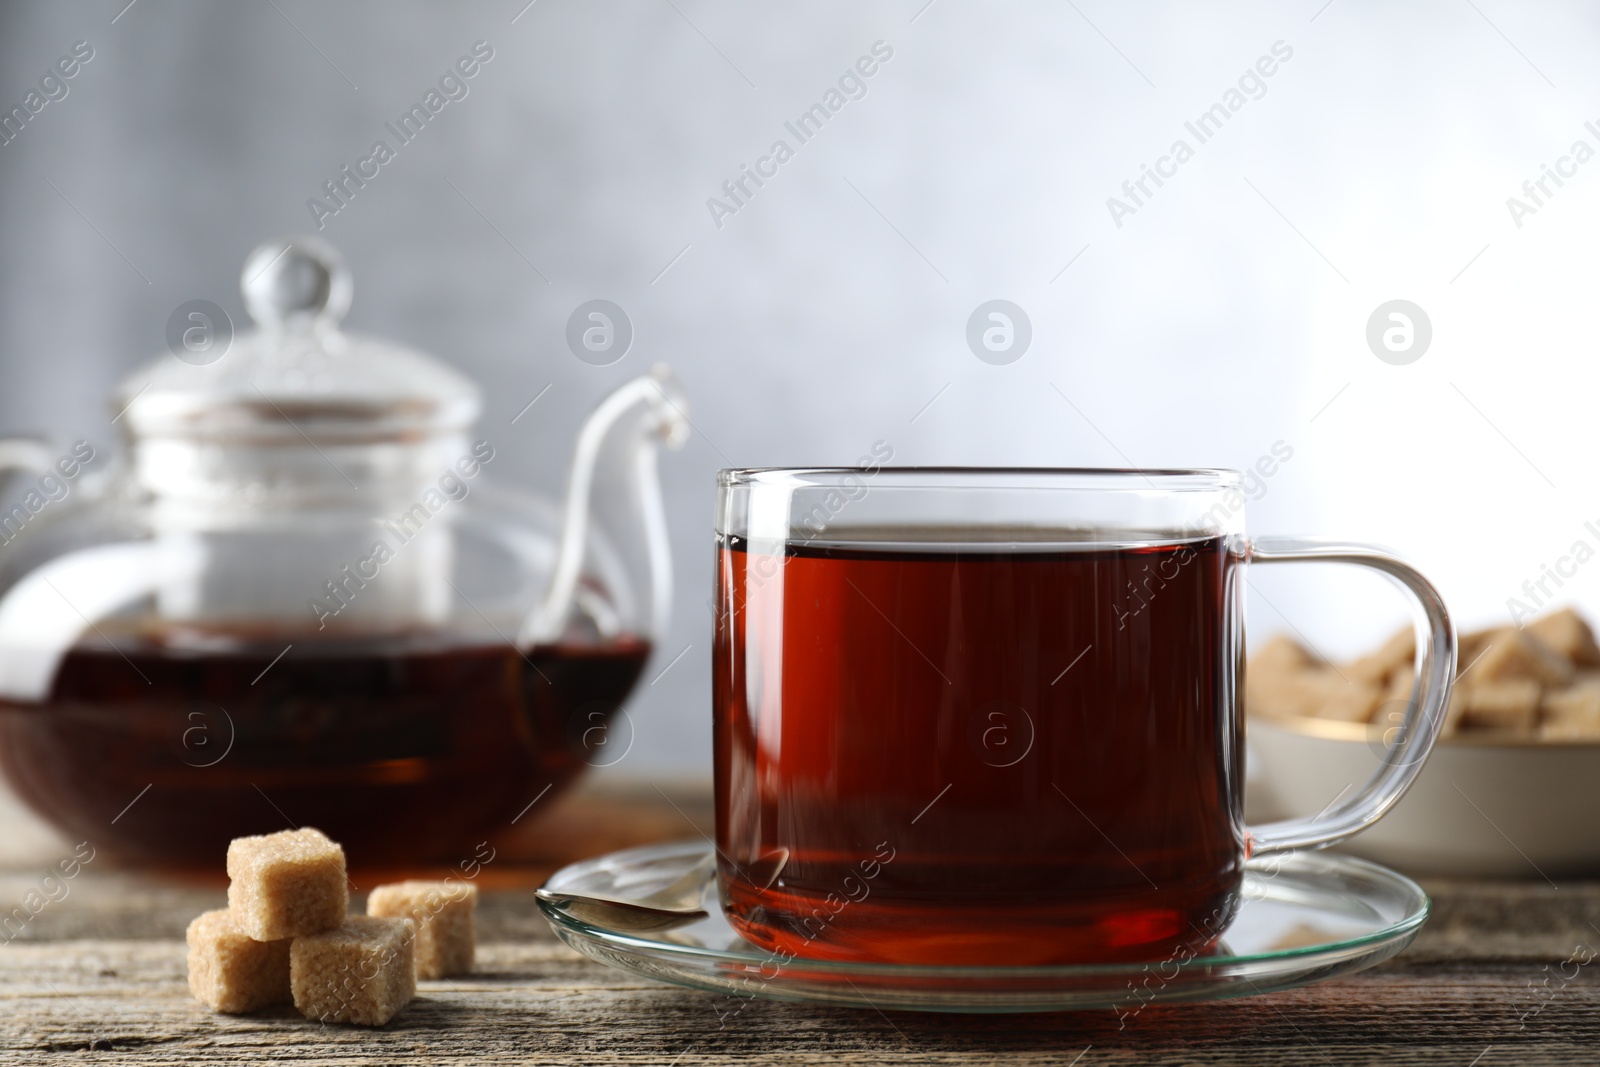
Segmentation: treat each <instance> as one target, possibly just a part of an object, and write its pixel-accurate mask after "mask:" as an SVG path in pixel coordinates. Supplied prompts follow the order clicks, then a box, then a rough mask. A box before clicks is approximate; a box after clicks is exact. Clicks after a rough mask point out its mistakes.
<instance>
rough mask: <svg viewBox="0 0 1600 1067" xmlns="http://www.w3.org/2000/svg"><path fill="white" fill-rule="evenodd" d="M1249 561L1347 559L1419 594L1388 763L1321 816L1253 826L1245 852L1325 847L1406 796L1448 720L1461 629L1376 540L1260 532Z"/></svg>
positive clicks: (1429, 587)
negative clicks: (1411, 656)
mask: <svg viewBox="0 0 1600 1067" xmlns="http://www.w3.org/2000/svg"><path fill="white" fill-rule="evenodd" d="M1246 560H1247V561H1248V562H1251V563H1349V564H1354V565H1355V566H1358V567H1370V568H1371V569H1372V570H1375V571H1378V572H1380V573H1382V574H1385V575H1387V576H1388V577H1390V578H1392V579H1394V580H1395V581H1396V582H1397V583H1399V584H1400V586H1401V587H1403V588H1404V589H1405V590H1406V591H1407V592H1408V593H1410V594H1411V596H1412V597H1413V598H1414V599H1415V600H1416V602H1417V606H1418V608H1420V609H1421V613H1420V615H1419V617H1418V626H1417V633H1418V635H1419V636H1420V638H1421V641H1420V643H1419V644H1418V646H1417V658H1416V679H1417V680H1416V683H1415V684H1414V685H1413V687H1412V691H1411V699H1410V702H1409V703H1408V705H1407V707H1406V715H1405V720H1404V722H1403V723H1402V724H1401V726H1400V731H1399V736H1398V738H1397V739H1396V741H1395V742H1394V744H1393V745H1392V746H1391V747H1389V748H1388V750H1387V751H1386V753H1385V757H1384V760H1383V765H1382V766H1381V767H1379V768H1378V770H1377V771H1376V772H1374V773H1373V775H1372V778H1371V779H1370V780H1368V782H1367V784H1366V785H1365V786H1363V787H1362V788H1361V790H1360V791H1359V792H1358V793H1356V794H1355V795H1354V796H1352V797H1350V798H1349V799H1347V800H1344V801H1342V802H1341V803H1338V804H1336V805H1334V806H1333V807H1331V808H1329V809H1327V810H1326V811H1323V812H1322V813H1320V814H1318V815H1313V816H1310V817H1308V818H1300V819H1284V820H1281V821H1279V822H1269V823H1267V824H1265V825H1263V826H1258V827H1254V828H1250V829H1249V830H1248V835H1247V840H1248V842H1249V847H1248V850H1247V854H1248V855H1251V856H1256V855H1263V854H1266V853H1272V852H1287V851H1290V850H1293V849H1301V848H1325V847H1327V846H1328V845H1332V844H1336V843H1337V842H1340V841H1343V840H1344V839H1345V838H1347V837H1350V836H1351V835H1353V834H1357V833H1360V832H1361V831H1362V830H1364V829H1366V828H1367V827H1368V826H1371V825H1372V824H1373V823H1375V822H1377V821H1378V819H1380V818H1382V817H1383V815H1384V813H1385V812H1387V811H1388V810H1389V809H1390V808H1392V807H1394V805H1395V804H1396V802H1398V801H1399V799H1400V798H1401V797H1402V796H1404V795H1405V791H1406V790H1407V789H1409V788H1410V787H1411V783H1412V782H1413V781H1414V780H1416V777H1417V773H1418V772H1419V771H1421V770H1422V763H1423V760H1425V759H1426V758H1427V756H1428V752H1429V750H1430V749H1432V748H1433V742H1434V739H1435V738H1436V737H1437V736H1438V735H1439V729H1440V727H1441V726H1443V725H1444V712H1445V708H1446V707H1447V706H1448V704H1449V701H1450V688H1451V686H1452V685H1453V684H1454V679H1455V673H1456V631H1455V626H1454V624H1452V623H1451V621H1450V612H1449V610H1448V609H1447V608H1446V607H1445V605H1444V599H1443V598H1442V597H1440V595H1439V590H1437V589H1436V588H1434V586H1433V583H1432V582H1430V581H1428V579H1426V578H1424V577H1423V576H1422V575H1421V574H1420V573H1419V572H1418V571H1417V570H1416V569H1415V568H1414V567H1412V566H1410V565H1409V564H1407V563H1405V562H1404V561H1402V560H1400V559H1398V558H1396V557H1395V556H1392V555H1390V554H1389V553H1388V552H1385V551H1384V550H1383V549H1381V548H1376V547H1374V546H1372V545H1359V544H1338V543H1333V542H1327V541H1321V540H1314V539H1308V538H1298V537H1262V538H1258V539H1256V540H1254V541H1252V542H1251V543H1250V545H1249V546H1248V549H1247V551H1246Z"/></svg>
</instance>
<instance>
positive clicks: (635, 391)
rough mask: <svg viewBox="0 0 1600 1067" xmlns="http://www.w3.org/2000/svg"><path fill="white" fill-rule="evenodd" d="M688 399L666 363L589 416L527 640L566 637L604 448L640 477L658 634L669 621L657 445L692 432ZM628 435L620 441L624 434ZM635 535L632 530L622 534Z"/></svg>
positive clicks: (641, 520)
mask: <svg viewBox="0 0 1600 1067" xmlns="http://www.w3.org/2000/svg"><path fill="white" fill-rule="evenodd" d="M687 406H688V405H687V403H686V402H685V400H684V396H683V392H682V390H681V389H680V387H679V385H678V381H677V379H676V378H675V377H674V376H673V374H672V371H671V370H670V369H669V368H668V367H667V366H666V365H665V364H662V363H658V364H656V365H655V366H654V367H652V368H651V369H650V373H649V374H646V375H642V376H640V377H638V378H634V379H633V380H631V381H629V382H626V383H624V384H623V385H622V386H621V387H620V388H618V389H617V390H616V391H614V392H613V393H611V395H609V396H607V397H606V398H605V399H604V400H602V401H601V402H600V404H599V406H598V407H596V408H595V409H594V411H593V412H592V413H590V415H589V417H588V418H587V419H586V420H584V423H583V426H582V428H581V429H580V430H579V431H578V442H577V446H576V448H575V449H574V451H573V457H572V469H571V473H570V475H569V477H568V481H567V497H566V503H565V508H564V510H563V514H562V519H561V542H560V545H559V547H558V548H557V550H556V562H555V568H554V571H553V573H552V575H551V578H550V584H549V586H548V587H547V588H546V590H545V594H544V596H543V597H542V598H541V600H540V602H539V605H538V607H536V608H535V609H534V611H533V613H532V614H531V615H529V616H528V618H527V619H526V620H525V621H524V622H523V624H522V628H521V629H520V630H519V631H518V634H517V641H518V644H519V645H522V646H528V645H533V644H546V643H550V642H554V641H556V640H558V639H559V638H560V637H561V634H562V631H563V630H564V629H565V628H566V623H567V619H568V616H569V615H570V613H571V610H572V606H573V601H574V598H575V596H576V595H577V592H578V576H579V574H580V573H581V572H582V570H583V560H584V552H585V547H586V545H587V543H588V540H589V531H590V526H591V523H592V522H593V516H592V510H593V507H594V505H595V503H596V501H595V499H594V496H593V490H594V482H595V474H596V470H597V469H598V468H599V466H600V462H601V456H602V453H603V452H606V451H607V450H608V446H612V445H616V446H618V447H619V448H620V449H621V451H620V453H618V454H617V455H618V461H619V462H620V463H622V464H625V465H627V467H628V468H631V469H625V470H624V471H623V474H624V476H625V477H627V478H630V479H631V480H632V486H633V491H634V494H635V499H634V501H633V504H634V505H635V506H636V508H637V517H638V523H637V525H639V526H642V530H641V531H640V533H641V535H642V537H643V539H644V545H643V549H644V556H645V560H644V565H645V568H646V569H647V571H648V578H647V580H648V582H649V589H648V592H649V596H650V614H649V618H648V621H649V626H650V633H651V635H655V634H659V633H660V632H661V630H662V629H663V627H664V626H665V623H666V614H667V610H668V607H669V602H670V599H671V593H672V560H671V557H670V556H669V555H668V552H667V525H666V512H665V509H664V508H663V507H662V504H661V486H660V483H659V482H658V480H657V478H656V466H655V445H656V443H658V442H659V443H661V444H665V445H666V446H667V447H668V448H673V449H677V448H681V447H682V446H683V443H684V441H686V440H687V439H688V436H689V419H688V416H687V415H686V414H685V411H686V410H687ZM619 438H620V439H619ZM619 532H630V531H619Z"/></svg>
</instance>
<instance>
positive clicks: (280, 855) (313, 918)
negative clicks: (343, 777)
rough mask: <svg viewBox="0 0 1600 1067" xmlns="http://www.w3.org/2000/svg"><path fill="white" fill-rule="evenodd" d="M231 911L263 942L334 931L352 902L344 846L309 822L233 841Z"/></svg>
mask: <svg viewBox="0 0 1600 1067" xmlns="http://www.w3.org/2000/svg"><path fill="white" fill-rule="evenodd" d="M228 877H229V879H230V882H229V883H228V910H229V911H231V912H233V918H234V921H235V922H236V923H238V924H239V928H240V929H241V930H243V931H244V932H245V933H246V934H248V935H249V936H251V937H253V938H255V939H256V940H257V941H276V940H278V939H280V938H285V937H301V936H303V935H305V934H315V933H320V932H321V931H323V930H331V929H333V928H335V927H337V926H338V925H339V924H340V923H342V922H344V913H345V910H346V909H347V908H348V907H349V906H350V889H349V886H348V883H347V882H346V881H345V873H344V849H342V848H340V847H339V844H338V842H336V841H331V840H329V839H328V838H327V836H326V835H324V834H323V833H322V831H321V830H313V829H312V828H311V827H309V826H308V827H305V828H303V829H300V830H285V831H283V832H282V833H277V834H265V835H263V836H260V837H236V838H234V840H233V841H232V843H230V844H229V845H228Z"/></svg>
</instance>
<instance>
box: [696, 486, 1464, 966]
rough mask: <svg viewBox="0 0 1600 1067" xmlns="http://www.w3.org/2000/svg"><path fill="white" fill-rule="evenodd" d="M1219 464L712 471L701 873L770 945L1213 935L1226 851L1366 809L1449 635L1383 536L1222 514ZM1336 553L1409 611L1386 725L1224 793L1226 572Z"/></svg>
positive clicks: (1429, 691) (1231, 744)
mask: <svg viewBox="0 0 1600 1067" xmlns="http://www.w3.org/2000/svg"><path fill="white" fill-rule="evenodd" d="M1242 486H1243V478H1242V476H1241V475H1240V474H1239V473H1237V472H1235V471H1227V470H1143V471H1140V470H1091V469H1055V470H1051V469H986V468H932V467H918V468H889V467H882V468H872V467H862V468H798V469H760V470H724V471H722V472H721V474H720V476H719V495H718V506H717V526H716V533H717V592H716V637H715V648H714V652H713V671H714V680H713V700H714V709H715V750H716V800H717V847H718V887H719V890H720V893H721V899H722V906H723V910H724V912H725V913H726V915H727V917H728V919H729V920H730V922H732V924H733V925H734V926H735V928H736V929H738V930H739V932H740V933H741V934H743V935H744V936H745V937H746V938H747V939H748V940H750V941H752V942H754V943H755V944H757V945H759V946H762V947H764V948H767V949H769V950H771V951H772V952H774V953H775V954H777V955H778V957H779V958H780V959H787V958H791V957H801V958H814V959H835V960H856V961H869V962H874V961H875V962H890V963H896V962H898V963H915V964H1013V965H1030V964H1040V965H1042V964H1056V963H1094V962H1115V961H1125V960H1139V959H1151V960H1159V959H1165V958H1169V957H1172V956H1174V955H1175V954H1180V953H1185V952H1188V953H1190V954H1192V953H1193V952H1195V951H1203V950H1206V949H1208V948H1209V947H1211V946H1212V945H1214V944H1215V943H1216V942H1217V941H1218V940H1219V938H1220V937H1221V935H1222V934H1223V932H1224V931H1225V930H1226V927H1227V924H1228V922H1229V921H1230V919H1231V917H1232V915H1233V914H1234V911H1235V909H1236V907H1237V904H1238V901H1239V897H1240V887H1241V881H1242V876H1243V871H1244V864H1245V861H1246V859H1247V858H1248V857H1253V856H1262V855H1265V854H1270V853H1279V852H1285V851H1288V850H1292V849H1309V848H1320V847H1323V846H1326V845H1330V844H1333V843H1335V842H1337V841H1340V840H1343V839H1344V838H1346V837H1349V836H1350V835H1352V834H1355V833H1357V832H1359V831H1360V830H1362V829H1363V828H1365V827H1366V826H1369V825H1370V824H1372V823H1373V822H1374V821H1375V820H1377V819H1378V818H1379V817H1380V816H1381V815H1383V813H1384V812H1385V811H1387V810H1388V809H1389V808H1390V807H1392V806H1393V805H1394V803H1395V802H1396V801H1397V800H1399V798H1400V796H1401V795H1402V794H1403V793H1404V792H1405V790H1406V788H1407V787H1408V786H1409V785H1410V784H1411V782H1412V780H1413V779H1414V778H1415V777H1416V775H1417V772H1418V771H1419V769H1420V768H1421V765H1422V761H1423V759H1424V758H1425V757H1426V755H1427V753H1428V751H1429V749H1430V748H1431V747H1432V745H1433V741H1434V738H1435V736H1436V735H1437V733H1438V730H1439V727H1440V725H1441V723H1442V720H1443V710H1444V708H1445V705H1446V702H1447V700H1448V698H1449V689H1450V680H1451V679H1452V678H1453V677H1454V666H1455V656H1456V645H1455V631H1454V629H1453V627H1452V625H1451V622H1450V617H1449V614H1448V612H1447V611H1446V609H1445V605H1444V602H1443V601H1442V600H1441V598H1440V596H1439V593H1438V591H1437V590H1436V589H1435V588H1434V587H1433V586H1432V585H1431V584H1430V583H1429V582H1428V580H1427V579H1426V578H1424V577H1423V576H1422V575H1421V574H1419V573H1418V572H1417V571H1416V570H1414V569H1413V568H1412V567H1410V566H1408V565H1407V564H1405V563H1403V562H1401V561H1400V560H1398V559H1396V558H1394V557H1393V556H1391V555H1389V554H1388V553H1387V552H1385V551H1383V550H1381V549H1378V548H1374V547H1370V546H1366V545H1356V544H1338V543H1331V542H1322V541H1312V540H1290V539H1281V538H1255V539H1249V538H1246V536H1245V534H1244V510H1245V496H1244V493H1243V491H1242ZM1288 562H1318V563H1346V564H1353V565H1356V566H1361V567H1368V568H1371V569H1373V570H1376V571H1379V572H1380V573H1383V574H1385V575H1388V576H1389V577H1390V578H1393V579H1395V580H1396V581H1397V582H1398V584H1399V585H1400V586H1401V587H1403V588H1404V589H1405V590H1407V591H1408V592H1409V593H1410V594H1411V596H1412V597H1413V598H1414V599H1415V601H1416V605H1417V608H1418V610H1419V614H1418V616H1417V618H1418V620H1419V626H1418V633H1419V637H1420V640H1419V642H1418V656H1417V675H1416V684H1415V691H1414V692H1413V694H1412V698H1411V700H1410V704H1409V707H1408V710H1407V712H1406V716H1405V720H1404V724H1403V726H1402V727H1401V728H1400V730H1398V731H1397V732H1396V735H1395V738H1394V744H1393V747H1392V748H1391V749H1390V751H1389V753H1388V758H1386V759H1385V760H1384V761H1383V763H1382V765H1381V767H1380V768H1379V770H1378V772H1377V773H1376V774H1375V775H1374V776H1373V778H1372V780H1371V781H1369V782H1367V783H1366V785H1365V786H1364V787H1362V788H1360V789H1358V790H1354V791H1353V792H1352V793H1351V794H1349V795H1347V796H1345V797H1343V798H1340V799H1338V800H1337V801H1336V802H1335V803H1334V804H1333V805H1331V806H1330V807H1329V808H1328V809H1327V810H1325V811H1323V812H1321V813H1319V814H1318V815H1316V816H1312V817H1309V818H1299V819H1290V820H1286V821H1281V822H1275V823H1269V824H1266V825H1263V826H1256V827H1248V828H1247V827H1246V826H1245V825H1244V819H1243V811H1242V807H1243V802H1242V792H1243V778H1244V723H1243V716H1242V709H1241V701H1242V695H1243V691H1244V684H1243V682H1244V679H1243V673H1244V660H1243V656H1244V577H1245V570H1246V567H1247V566H1249V565H1251V564H1262V563H1288Z"/></svg>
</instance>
